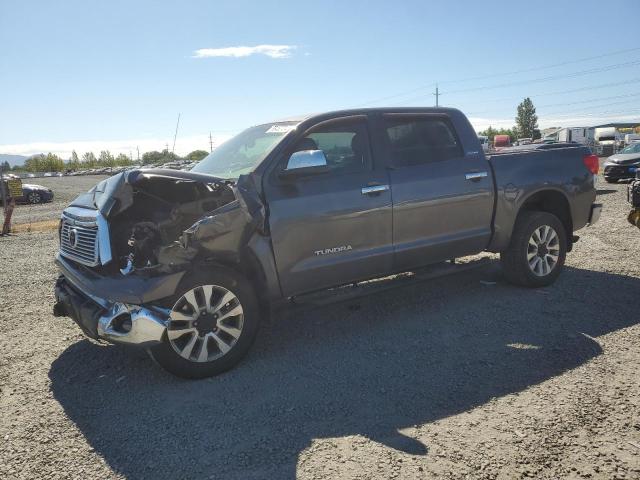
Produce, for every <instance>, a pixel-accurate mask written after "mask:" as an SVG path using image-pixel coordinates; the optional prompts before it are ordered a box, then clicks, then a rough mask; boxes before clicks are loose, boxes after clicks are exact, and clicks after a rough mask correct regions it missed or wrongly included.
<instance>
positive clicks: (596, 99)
mask: <svg viewBox="0 0 640 480" xmlns="http://www.w3.org/2000/svg"><path fill="white" fill-rule="evenodd" d="M638 96H640V93H630V94H626V95H614V96H610V97H598V98H592V99H589V100H581V101H577V102H567V103H553V104H548V105H537V106H536V109H541V108H543V109H544V108H549V107H565V106H571V105H579V104H584V103H593V102H602V101H604V100H615V99H617V98H632V97H638ZM619 103H626V100H625V101H623V102H619ZM615 104H616V103H610V105H615ZM585 108H597V107H594V106H589V107H585ZM487 112H488V110H481V111H475V112H472V113H470V114H469V115H478V114H481V113H487Z"/></svg>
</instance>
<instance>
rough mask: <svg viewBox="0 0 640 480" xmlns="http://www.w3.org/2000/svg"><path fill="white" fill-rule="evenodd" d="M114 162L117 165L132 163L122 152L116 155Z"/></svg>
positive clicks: (123, 165)
mask: <svg viewBox="0 0 640 480" xmlns="http://www.w3.org/2000/svg"><path fill="white" fill-rule="evenodd" d="M115 163H116V166H118V167H128V166H129V165H133V162H132V161H131V159H130V158H129V157H127V156H126V155H125V154H124V153H121V154H119V155H118V156H117V157H116V160H115Z"/></svg>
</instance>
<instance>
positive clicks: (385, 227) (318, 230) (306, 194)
mask: <svg viewBox="0 0 640 480" xmlns="http://www.w3.org/2000/svg"><path fill="white" fill-rule="evenodd" d="M315 149H318V150H322V151H323V152H324V154H325V157H326V158H327V163H328V166H329V172H328V173H323V174H320V175H314V176H309V177H302V178H297V179H293V180H283V179H281V178H279V177H278V175H277V172H278V170H282V169H283V168H284V166H285V165H286V160H287V159H288V157H289V156H290V154H291V153H293V152H294V151H299V150H315ZM274 174H275V175H271V177H270V180H269V182H268V186H267V187H266V195H267V201H268V204H269V225H270V231H271V238H272V243H273V251H274V256H275V260H276V266H277V269H278V273H279V276H280V284H281V287H282V290H283V293H284V295H285V296H293V295H296V294H300V293H304V292H308V291H312V290H317V289H322V288H326V287H331V286H335V285H340V284H344V283H349V282H352V281H356V280H361V279H365V278H370V277H373V276H377V275H381V274H384V273H386V272H388V271H390V269H391V265H392V260H393V243H392V237H391V228H392V225H391V192H390V190H389V178H388V173H387V171H386V169H385V168H384V167H383V166H382V167H381V166H380V165H378V164H376V162H375V161H374V156H373V154H372V150H371V142H370V135H369V126H368V121H367V117H366V116H364V115H361V116H351V117H346V118H345V117H343V118H339V119H334V120H329V121H325V122H322V123H320V124H317V125H315V126H314V127H312V128H311V129H309V130H308V131H307V132H305V133H304V134H303V135H302V136H301V138H300V139H299V140H298V141H297V142H296V144H295V146H294V147H293V148H292V149H290V150H289V151H287V152H285V155H284V156H283V158H282V159H280V162H279V165H278V167H277V168H276V172H274Z"/></svg>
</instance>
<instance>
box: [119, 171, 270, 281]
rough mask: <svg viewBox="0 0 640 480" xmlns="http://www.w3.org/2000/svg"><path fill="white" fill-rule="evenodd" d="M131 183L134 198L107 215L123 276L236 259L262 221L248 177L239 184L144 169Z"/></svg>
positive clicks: (150, 273) (261, 214)
mask: <svg viewBox="0 0 640 480" xmlns="http://www.w3.org/2000/svg"><path fill="white" fill-rule="evenodd" d="M128 183H129V184H130V185H131V187H132V188H131V195H132V201H131V202H126V203H128V204H129V205H128V207H127V208H126V209H123V210H119V211H117V212H116V213H115V214H112V215H110V218H109V225H110V227H111V232H112V234H111V236H112V238H111V247H112V249H113V251H114V255H113V257H114V258H115V259H117V260H118V265H117V267H118V269H119V271H120V273H121V274H122V275H131V274H134V273H135V274H138V275H145V276H149V275H154V273H156V272H157V273H169V272H175V271H179V270H187V269H189V268H190V266H191V265H192V264H193V263H194V262H195V261H196V259H197V258H201V259H209V258H211V257H214V258H215V260H217V261H223V262H226V261H233V260H234V259H237V258H238V256H239V252H240V251H241V250H242V247H243V242H246V241H247V237H248V235H250V234H251V233H253V231H255V229H256V228H257V229H261V225H262V224H263V223H264V222H263V218H264V215H263V212H264V209H263V207H262V203H261V202H260V201H259V200H258V196H257V194H256V193H253V191H252V189H251V188H247V185H249V184H250V183H249V182H248V181H247V180H246V178H241V179H240V180H239V181H238V182H237V183H235V182H231V181H225V180H221V179H216V178H215V177H210V176H208V175H201V174H189V173H188V172H166V171H153V170H150V171H144V170H143V171H141V173H139V174H138V175H136V176H134V177H132V178H130V179H129V181H128ZM239 185H240V186H239ZM247 199H248V201H247ZM256 215H257V216H256ZM252 227H255V228H252Z"/></svg>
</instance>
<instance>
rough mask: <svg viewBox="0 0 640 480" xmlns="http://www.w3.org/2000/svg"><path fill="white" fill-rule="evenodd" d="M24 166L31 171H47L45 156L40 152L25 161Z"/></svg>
mask: <svg viewBox="0 0 640 480" xmlns="http://www.w3.org/2000/svg"><path fill="white" fill-rule="evenodd" d="M24 167H25V168H26V169H27V171H29V172H44V171H45V156H44V154H42V153H40V154H38V155H33V156H31V157H29V158H27V159H26V160H25V161H24Z"/></svg>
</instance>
